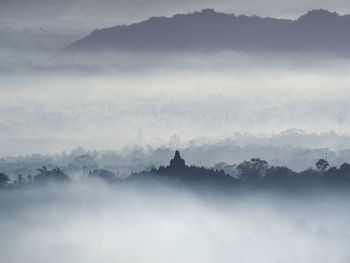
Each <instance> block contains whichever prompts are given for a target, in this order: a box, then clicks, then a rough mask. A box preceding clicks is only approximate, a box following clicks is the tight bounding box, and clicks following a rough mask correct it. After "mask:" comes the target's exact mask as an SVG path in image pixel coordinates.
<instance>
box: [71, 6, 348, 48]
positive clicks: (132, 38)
mask: <svg viewBox="0 0 350 263" xmlns="http://www.w3.org/2000/svg"><path fill="white" fill-rule="evenodd" d="M349 28H350V15H339V14H338V13H336V12H330V11H328V10H324V9H318V10H311V11H309V12H308V13H306V14H304V15H302V16H300V17H299V18H297V19H295V20H292V19H279V18H271V17H259V16H246V15H239V16H236V15H235V14H225V13H220V12H216V11H215V10H214V9H203V10H201V11H200V12H194V13H188V14H176V15H174V16H172V17H164V16H161V17H151V18H149V19H147V20H144V21H141V22H138V23H133V24H130V25H118V26H113V27H108V28H102V29H97V30H94V31H92V32H91V33H90V34H89V35H88V36H86V37H84V38H82V39H80V40H78V41H76V42H74V43H72V44H71V45H69V46H68V47H67V48H66V50H69V51H74V52H75V51H84V50H89V51H94V50H108V49H111V50H243V51H249V50H282V51H283V50H284V51H290V50H292V51H293V50H295V51H301V50H311V49H315V50H317V49H320V50H329V51H348V49H349V47H350V36H349V34H348V33H349Z"/></svg>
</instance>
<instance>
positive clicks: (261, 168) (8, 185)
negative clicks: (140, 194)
mask: <svg viewBox="0 0 350 263" xmlns="http://www.w3.org/2000/svg"><path fill="white" fill-rule="evenodd" d="M0 169H1V168H0ZM83 173H86V174H84V175H83V176H81V177H80V178H79V180H94V179H99V180H102V181H105V182H107V183H110V184H118V183H119V184H120V183H133V182H145V183H146V182H150V183H154V182H167V183H175V182H176V183H181V184H184V185H190V186H193V185H203V184H206V185H207V186H208V185H209V186H213V187H216V186H223V185H225V186H228V187H237V186H247V185H249V186H254V187H262V188H269V187H271V186H276V187H280V188H282V189H285V188H289V189H301V188H303V187H313V186H317V187H320V186H325V187H333V186H339V187H347V186H348V185H349V186H350V164H348V163H343V164H342V165H340V167H335V166H330V164H329V163H328V161H327V160H325V159H319V160H318V161H317V162H316V163H315V167H314V168H309V169H306V170H303V171H301V172H296V171H293V170H291V169H289V168H288V167H286V166H275V165H269V163H268V162H267V161H265V160H262V159H260V158H252V159H251V160H249V161H243V162H241V163H239V164H238V165H227V164H226V163H218V164H217V165H215V167H212V168H205V167H199V166H194V165H191V166H188V165H186V163H185V160H184V159H182V158H181V156H180V152H179V151H176V152H175V156H174V158H173V159H172V160H170V164H169V165H168V166H159V167H158V168H156V167H153V168H150V169H148V170H144V171H141V172H134V173H131V174H130V176H128V177H121V176H119V175H118V174H116V173H114V172H113V171H110V170H107V169H93V170H89V171H85V167H84V171H83ZM71 181H72V176H70V175H69V174H66V173H65V172H64V171H63V170H62V169H61V168H60V167H54V168H52V169H48V168H47V167H46V166H43V167H41V168H39V169H38V170H37V173H36V174H35V175H31V174H28V175H23V174H18V175H17V178H16V179H14V180H10V177H9V176H8V175H7V174H5V173H3V172H0V188H1V189H2V190H5V189H7V190H11V189H19V188H25V187H31V186H34V185H46V184H48V183H69V182H71Z"/></svg>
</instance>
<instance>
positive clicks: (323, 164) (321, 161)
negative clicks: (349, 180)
mask: <svg viewBox="0 0 350 263" xmlns="http://www.w3.org/2000/svg"><path fill="white" fill-rule="evenodd" d="M316 167H317V169H318V170H319V171H321V172H322V173H323V172H325V171H326V170H327V168H328V167H329V163H328V162H327V161H326V160H324V159H319V160H318V161H317V163H316Z"/></svg>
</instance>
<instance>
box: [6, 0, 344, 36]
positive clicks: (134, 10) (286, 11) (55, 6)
mask: <svg viewBox="0 0 350 263" xmlns="http://www.w3.org/2000/svg"><path fill="white" fill-rule="evenodd" d="M203 8H215V9H216V10H217V11H223V12H228V13H235V14H257V15H261V16H274V17H289V18H296V17H298V16H299V15H301V14H303V13H305V12H306V11H307V10H310V9H318V8H324V9H329V10H332V11H337V12H339V13H350V2H349V1H345V0H333V1H329V0H294V1H281V0H264V1H262V0H189V1H188V0H177V1H174V0H75V1H72V0H60V1H57V0H1V1H0V22H1V26H0V28H7V27H11V28H13V27H15V28H28V27H31V28H32V27H34V28H40V27H41V28H55V29H65V30H67V29H69V28H70V29H74V30H84V31H85V30H91V29H93V28H96V27H103V26H111V25H115V24H121V23H126V24H127V23H132V22H135V21H140V20H142V19H145V18H148V17H150V16H159V15H165V16H171V15H173V14H175V13H187V12H192V11H196V10H201V9H203Z"/></svg>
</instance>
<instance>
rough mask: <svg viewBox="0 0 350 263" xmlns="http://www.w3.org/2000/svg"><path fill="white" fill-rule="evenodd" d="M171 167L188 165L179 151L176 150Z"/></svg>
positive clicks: (176, 167) (179, 167)
mask: <svg viewBox="0 0 350 263" xmlns="http://www.w3.org/2000/svg"><path fill="white" fill-rule="evenodd" d="M169 167H170V168H172V169H175V170H177V169H181V168H184V167H186V164H185V160H184V159H182V158H181V156H180V152H179V151H175V156H174V158H173V159H171V160H170V166H169Z"/></svg>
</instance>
